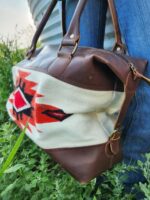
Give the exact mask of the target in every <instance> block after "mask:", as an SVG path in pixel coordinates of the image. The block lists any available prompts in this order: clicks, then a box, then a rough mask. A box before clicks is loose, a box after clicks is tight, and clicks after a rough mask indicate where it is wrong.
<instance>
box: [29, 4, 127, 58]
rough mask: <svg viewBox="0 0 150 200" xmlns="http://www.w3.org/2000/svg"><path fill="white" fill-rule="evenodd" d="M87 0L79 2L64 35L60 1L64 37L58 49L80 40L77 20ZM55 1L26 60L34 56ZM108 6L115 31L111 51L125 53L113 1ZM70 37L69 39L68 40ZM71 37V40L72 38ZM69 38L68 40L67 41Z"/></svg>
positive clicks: (64, 28) (63, 10)
mask: <svg viewBox="0 0 150 200" xmlns="http://www.w3.org/2000/svg"><path fill="white" fill-rule="evenodd" d="M86 2H87V0H80V1H79V3H78V5H77V7H76V10H75V13H74V16H73V18H72V21H71V23H70V26H69V29H68V31H67V33H66V24H65V22H66V20H65V18H66V16H65V15H66V12H65V4H66V0H62V27H63V35H64V34H65V33H66V35H65V36H64V39H63V41H62V43H61V46H60V49H61V47H62V46H63V45H64V46H66V45H68V44H69V45H71V44H73V45H75V44H76V43H77V42H78V41H79V38H80V34H79V20H80V16H81V14H82V11H83V9H84V6H85V4H86ZM56 3H57V0H52V1H51V4H50V5H49V7H48V9H47V11H46V13H45V15H44V17H43V19H42V20H41V22H40V24H39V26H38V28H37V31H36V33H35V35H34V37H33V40H32V44H31V46H30V48H29V50H28V52H27V58H28V59H30V58H31V57H32V55H33V54H34V52H35V50H36V45H37V41H38V39H39V37H40V35H41V33H42V31H43V29H44V27H45V25H46V23H47V21H48V19H49V17H50V16H51V14H52V11H53V10H54V8H55V6H56ZM108 4H109V9H110V13H111V16H112V21H113V25H114V31H115V45H114V47H113V51H120V52H123V53H125V46H124V44H123V42H122V39H121V33H120V28H119V23H118V19H117V14H116V10H115V5H114V0H108ZM70 37H71V38H70ZM72 37H73V38H72ZM68 38H69V39H68Z"/></svg>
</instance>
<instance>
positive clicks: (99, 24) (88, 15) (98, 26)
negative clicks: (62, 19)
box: [66, 0, 107, 48]
mask: <svg viewBox="0 0 150 200" xmlns="http://www.w3.org/2000/svg"><path fill="white" fill-rule="evenodd" d="M77 3H78V0H67V3H66V13H67V17H66V26H67V28H68V26H69V24H70V20H71V18H72V15H73V13H74V10H75V7H76V5H77ZM93 11H94V12H93ZM106 11H107V1H106V0H101V1H100V0H88V2H87V5H86V7H85V9H84V12H83V13H82V16H81V23H80V36H81V37H80V46H90V47H95V48H102V47H103V40H104V31H105V21H106Z"/></svg>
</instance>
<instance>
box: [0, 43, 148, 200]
mask: <svg viewBox="0 0 150 200" xmlns="http://www.w3.org/2000/svg"><path fill="white" fill-rule="evenodd" d="M23 57H24V50H19V49H18V48H17V45H16V44H15V42H7V43H6V42H5V43H1V44H0V200H12V199H13V200H39V199H40V200H92V199H93V200H133V199H136V198H135V196H134V194H132V193H126V192H125V190H124V186H123V180H124V179H125V178H126V177H124V176H121V175H120V174H121V173H122V174H124V173H125V171H127V170H128V171H131V170H136V169H135V168H134V167H127V166H125V165H124V164H119V165H117V166H116V167H115V168H114V169H112V170H111V171H107V172H106V173H104V175H103V177H104V181H103V182H102V183H101V184H99V186H98V189H97V191H96V192H95V194H94V195H93V197H91V192H92V191H93V189H94V185H95V180H93V181H91V182H90V183H89V184H87V185H81V184H79V183H77V182H76V181H75V180H74V179H73V178H71V177H70V175H68V174H67V173H66V172H65V171H63V169H61V168H60V167H59V166H58V165H57V164H56V163H55V162H54V161H52V159H51V158H50V157H49V156H48V155H47V154H46V153H44V152H43V151H42V150H40V148H38V147H37V146H36V145H35V144H34V143H33V142H32V141H30V140H29V139H28V138H27V137H26V136H25V137H24V131H23V132H22V133H21V134H20V130H19V129H18V128H17V127H16V125H15V124H14V123H13V122H11V121H10V119H9V117H8V115H7V112H6V108H5V104H6V100H7V98H8V95H9V94H10V92H11V91H12V88H13V84H12V78H11V67H12V66H13V65H14V64H16V63H17V62H19V61H20V60H22V59H23ZM139 167H140V168H141V169H142V171H143V175H144V176H145V178H146V180H147V182H146V183H139V184H137V186H136V188H138V190H139V191H141V192H142V193H143V194H145V200H148V199H150V175H149V174H150V173H149V172H150V155H147V156H146V161H145V163H142V162H140V161H139ZM133 189H134V188H133Z"/></svg>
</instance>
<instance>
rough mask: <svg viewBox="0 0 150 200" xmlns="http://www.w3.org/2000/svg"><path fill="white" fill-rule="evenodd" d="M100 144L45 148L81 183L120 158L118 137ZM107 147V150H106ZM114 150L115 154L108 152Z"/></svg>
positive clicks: (110, 166) (109, 166)
mask: <svg viewBox="0 0 150 200" xmlns="http://www.w3.org/2000/svg"><path fill="white" fill-rule="evenodd" d="M111 145H112V146H111V148H110V142H108V143H104V144H101V145H95V146H89V147H80V148H68V149H67V148H66V149H65V148H63V149H45V150H44V151H46V152H47V153H48V154H49V155H51V156H52V157H53V159H54V160H55V161H56V162H58V163H59V164H60V165H61V166H62V167H63V168H64V169H65V170H67V171H68V172H69V173H70V174H71V175H72V176H73V177H74V178H75V179H76V180H78V181H79V182H81V183H87V182H89V181H90V180H92V179H93V178H95V177H96V176H98V175H99V174H101V173H102V172H104V171H106V170H107V169H110V168H112V166H113V165H114V164H116V163H118V162H120V161H121V159H122V152H121V147H120V139H117V140H114V141H112V142H111ZM106 149H107V151H106ZM111 149H113V150H114V152H115V154H113V153H112V152H111V153H110V154H108V153H107V152H110V151H111Z"/></svg>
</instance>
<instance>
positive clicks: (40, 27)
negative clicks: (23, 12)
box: [26, 0, 57, 59]
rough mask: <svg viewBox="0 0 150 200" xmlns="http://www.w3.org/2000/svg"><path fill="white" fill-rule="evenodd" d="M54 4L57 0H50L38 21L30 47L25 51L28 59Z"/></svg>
mask: <svg viewBox="0 0 150 200" xmlns="http://www.w3.org/2000/svg"><path fill="white" fill-rule="evenodd" d="M56 4H57V0H52V2H51V4H50V5H49V7H48V9H47V11H46V13H45V15H44V17H43V18H42V21H41V22H40V24H39V26H38V28H37V31H36V32H35V35H34V37H33V39H32V43H31V46H30V48H29V50H28V52H27V55H26V56H27V58H28V59H30V58H31V57H32V56H33V54H34V52H35V50H36V45H37V41H38V39H39V37H40V35H41V33H42V31H43V29H44V27H45V25H46V23H47V21H48V19H49V17H50V16H51V14H52V12H53V10H54V8H55V6H56Z"/></svg>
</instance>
